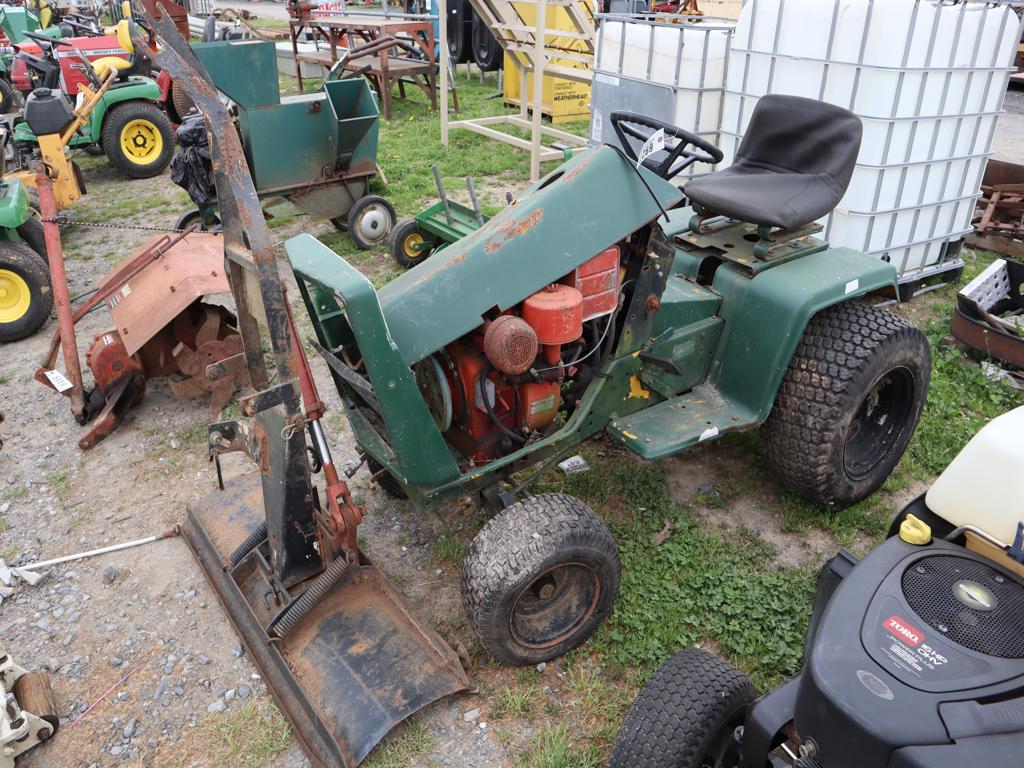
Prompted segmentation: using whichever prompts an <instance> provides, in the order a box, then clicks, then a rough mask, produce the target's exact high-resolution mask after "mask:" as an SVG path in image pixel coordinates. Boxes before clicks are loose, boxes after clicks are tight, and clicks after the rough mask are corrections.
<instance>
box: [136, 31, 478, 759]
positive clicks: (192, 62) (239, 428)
mask: <svg viewBox="0 0 1024 768" xmlns="http://www.w3.org/2000/svg"><path fill="white" fill-rule="evenodd" d="M156 27H157V29H158V30H159V32H160V35H161V37H162V38H163V40H164V42H165V45H166V47H165V50H164V51H162V52H161V54H160V55H159V57H158V61H159V62H160V64H161V66H163V67H164V68H165V69H166V70H167V71H169V72H170V73H171V74H172V75H173V76H174V78H175V79H176V80H181V81H182V82H183V83H184V84H185V85H186V87H187V88H188V89H189V93H190V95H191V96H192V98H193V100H194V101H195V103H196V105H197V106H198V107H199V108H200V110H201V111H202V112H203V114H204V115H205V116H206V118H207V120H208V121H209V122H210V124H211V125H212V126H214V127H215V129H214V130H212V131H211V137H210V150H211V156H212V161H213V163H212V165H213V169H214V181H215V184H216V190H217V198H218V203H219V206H220V210H221V213H222V216H223V222H224V223H223V234H224V255H225V264H226V269H227V271H228V275H229V280H230V282H231V288H232V292H233V294H234V296H235V300H236V303H237V309H238V328H239V332H240V333H241V336H242V341H243V345H244V354H245V358H246V361H247V367H248V371H249V375H250V379H251V383H252V385H253V387H254V389H255V390H256V393H255V394H253V395H250V396H248V397H245V398H243V400H242V412H243V413H244V414H245V415H247V416H251V417H253V418H252V422H251V423H250V422H242V421H237V422H236V421H231V422H219V423H215V424H213V425H211V426H210V444H211V450H212V452H213V453H214V455H215V456H217V457H218V469H219V462H220V460H219V456H220V455H221V454H222V453H225V452H228V451H242V452H245V453H247V454H248V455H249V456H250V457H251V458H252V459H253V460H254V462H255V464H256V471H253V472H250V473H248V474H244V475H242V476H241V477H240V478H238V479H236V480H234V481H228V482H227V483H224V484H223V486H222V490H220V491H216V492H214V493H213V494H212V495H211V496H209V497H207V498H205V499H203V500H202V501H201V502H199V503H198V504H196V505H194V506H192V507H191V508H190V509H189V514H188V519H187V521H186V523H185V525H184V526H183V533H184V535H185V537H186V540H187V541H188V543H189V545H190V547H191V548H192V550H193V553H194V554H195V556H196V559H197V560H198V562H199V563H200V565H201V567H202V568H203V570H204V571H205V573H206V576H207V578H208V579H209V580H210V582H211V584H212V585H213V587H214V589H215V590H216V591H217V594H218V596H219V598H220V600H221V603H222V605H223V606H224V608H225V610H226V612H227V614H228V616H229V617H230V618H231V620H232V622H233V623H234V626H235V628H236V630H237V631H238V633H239V634H240V635H241V637H242V639H243V641H244V642H245V644H246V647H247V648H248V649H249V652H250V654H251V656H252V658H253V661H254V662H255V663H256V665H257V666H258V667H259V669H260V672H261V673H262V675H263V678H264V680H266V682H267V684H268V686H269V687H270V690H271V692H272V693H273V695H274V697H275V698H276V699H277V701H278V703H279V704H280V706H281V709H282V711H283V712H284V713H285V715H286V716H287V717H288V719H289V720H290V721H291V723H292V725H293V726H294V729H295V733H296V735H297V737H298V738H299V740H300V741H301V743H302V744H303V746H304V747H305V749H306V752H307V754H308V755H309V757H310V758H311V759H312V760H313V761H314V763H315V764H317V765H321V766H331V767H332V768H333V767H334V766H346V768H349V767H351V766H356V765H358V764H359V763H360V762H361V761H362V759H363V758H364V757H365V756H366V755H367V753H369V751H370V750H371V749H372V748H373V747H374V745H375V744H376V743H377V742H378V741H379V740H380V739H381V738H382V737H383V736H384V735H385V734H386V733H387V732H388V731H389V730H390V729H391V728H392V727H393V726H394V725H395V724H396V723H398V722H399V721H401V720H402V719H404V718H405V717H407V716H408V715H410V714H412V713H413V712H416V711H417V710H418V709H420V708H421V707H423V706H424V705H426V704H428V703H430V702H432V701H434V700H436V699H438V698H440V697H442V696H445V695H448V694H450V693H453V692H456V691H460V690H464V689H466V688H468V687H469V683H468V680H467V678H466V674H465V672H464V670H463V668H462V664H461V662H460V660H459V656H458V655H457V654H456V653H455V652H454V651H453V650H451V648H449V647H448V646H447V645H446V644H445V643H444V641H443V640H442V639H441V638H440V637H439V636H438V635H437V633H436V632H434V630H433V629H431V628H430V627H429V625H427V624H426V623H425V622H423V621H422V620H420V619H419V618H418V617H416V616H415V615H414V614H413V613H412V612H411V611H410V610H409V609H408V607H407V606H406V605H405V602H404V601H403V600H402V598H401V597H400V596H399V594H398V593H397V592H396V590H395V589H394V588H393V587H392V586H391V585H390V584H389V583H388V580H387V579H386V578H385V576H384V574H383V573H382V572H381V571H380V570H378V569H377V568H376V567H375V566H374V565H373V564H372V563H371V562H370V561H369V560H368V559H367V557H366V556H365V554H364V553H362V552H361V551H360V547H359V542H358V539H357V536H356V531H357V527H358V525H359V522H360V520H361V519H362V517H363V510H362V508H361V507H360V506H359V505H358V504H356V502H355V501H354V500H353V498H352V495H351V494H350V492H349V490H348V487H347V485H346V484H345V482H344V480H342V479H341V477H340V476H339V474H338V470H337V468H336V467H335V465H334V463H333V460H332V458H331V453H330V449H329V447H328V444H327V441H326V437H325V434H324V429H323V425H322V416H323V413H324V406H323V404H322V402H321V401H320V399H319V397H318V395H317V393H316V389H315V386H314V384H313V378H312V376H311V374H310V371H309V367H308V364H307V362H306V359H305V355H304V352H303V345H302V343H301V342H300V341H299V339H298V337H297V336H296V333H295V329H294V326H293V324H292V321H291V317H290V315H289V311H288V306H287V304H286V301H285V296H284V291H283V288H282V283H281V277H280V275H279V272H278V265H277V261H276V258H275V255H274V248H273V245H272V242H271V238H270V233H269V231H268V229H267V226H266V223H265V220H264V217H263V212H262V211H261V210H260V205H259V200H258V195H257V190H256V189H255V187H254V185H253V181H252V177H251V176H250V172H249V168H248V166H247V163H246V157H245V154H244V152H243V148H242V143H241V142H240V141H239V138H238V135H237V134H236V133H235V132H234V131H231V130H226V131H225V130H217V129H216V127H218V126H224V125H228V124H229V120H230V118H229V115H228V114H227V110H226V109H225V107H224V105H223V104H222V103H221V101H220V99H219V96H218V94H217V91H216V90H215V89H214V87H213V86H212V84H211V82H210V81H209V79H208V76H207V74H206V72H205V71H204V69H203V66H202V64H201V63H200V62H199V60H198V59H196V57H195V55H194V54H193V53H192V51H191V50H190V49H189V47H188V45H187V44H186V43H185V41H184V40H183V39H182V38H181V37H180V36H179V35H178V34H177V32H176V31H175V30H174V27H173V25H172V24H171V23H170V22H169V21H167V20H163V21H160V22H157V23H156ZM264 341H266V348H267V349H269V350H270V357H271V358H272V360H273V363H272V365H268V364H267V363H266V362H265V360H264ZM307 435H308V439H309V440H310V442H311V446H310V450H309V451H307V444H306V441H307ZM311 457H312V458H311ZM320 472H322V476H323V483H322V484H321V485H315V484H314V482H313V475H314V474H317V473H320Z"/></svg>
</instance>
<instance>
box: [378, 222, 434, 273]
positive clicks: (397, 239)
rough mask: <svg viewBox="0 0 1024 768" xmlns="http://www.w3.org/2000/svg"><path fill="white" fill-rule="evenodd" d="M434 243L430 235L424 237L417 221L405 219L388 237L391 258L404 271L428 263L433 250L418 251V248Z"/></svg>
mask: <svg viewBox="0 0 1024 768" xmlns="http://www.w3.org/2000/svg"><path fill="white" fill-rule="evenodd" d="M432 242H433V238H431V237H430V235H424V234H423V233H422V232H421V231H420V225H419V224H418V223H417V221H416V219H405V220H404V221H400V222H398V226H396V227H395V228H394V229H392V230H391V234H390V235H389V236H388V243H389V245H390V247H391V258H392V259H394V260H395V262H396V263H397V264H398V266H400V267H402V268H403V269H411V268H412V267H415V266H416V265H417V264H421V263H423V262H424V261H426V260H427V258H428V257H429V256H430V253H431V251H432V248H424V249H423V250H419V251H417V250H416V246H417V245H420V244H422V243H432Z"/></svg>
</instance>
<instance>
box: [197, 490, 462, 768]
mask: <svg viewBox="0 0 1024 768" xmlns="http://www.w3.org/2000/svg"><path fill="white" fill-rule="evenodd" d="M263 519H264V507H263V494H262V487H261V482H260V475H259V473H258V472H250V473H248V474H245V475H242V476H241V477H240V478H238V479H237V480H235V481H229V482H226V483H225V489H224V490H223V491H215V492H214V493H212V494H210V495H209V496H207V497H206V498H205V499H202V500H201V501H199V502H198V503H196V504H194V505H192V506H190V507H189V511H188V516H187V519H186V521H185V524H184V526H183V527H182V532H183V534H184V536H185V539H186V541H187V542H188V544H189V546H190V547H191V549H192V552H193V554H194V555H195V557H196V560H198V561H199V564H200V566H202V568H203V570H204V571H205V573H206V576H207V578H208V579H209V581H210V583H211V584H212V586H213V588H214V590H215V591H216V592H217V596H218V598H219V599H220V602H221V604H222V605H223V607H224V610H225V611H226V612H227V614H228V616H229V617H230V618H231V621H232V623H233V624H234V626H235V629H236V630H237V632H238V634H239V635H240V636H241V637H242V640H243V642H244V643H245V647H246V649H247V650H248V652H249V654H250V655H251V657H252V660H253V662H254V663H255V664H256V666H257V667H258V668H259V670H260V673H261V675H262V676H263V679H264V680H265V681H266V683H267V687H268V688H269V689H270V691H271V693H272V694H273V696H274V698H275V699H276V700H277V703H278V705H279V706H280V708H281V710H282V712H283V713H284V714H285V716H286V717H287V718H288V720H289V721H290V722H291V724H292V727H293V729H294V731H295V735H296V737H298V739H299V740H300V742H301V743H302V745H303V747H304V748H305V750H306V753H307V755H308V756H309V757H310V759H311V760H313V762H314V764H318V765H321V766H324V767H325V768H326V767H327V766H330V767H331V768H333V767H334V766H345V768H354V766H357V765H359V763H360V762H361V761H362V760H363V758H365V757H366V755H367V754H369V752H370V750H372V749H373V747H374V746H375V745H376V744H377V742H378V741H380V740H381V739H382V738H383V737H384V736H385V735H386V734H387V733H388V731H390V730H391V728H393V727H394V726H395V725H396V724H397V723H398V722H400V721H401V720H403V719H404V718H406V717H408V716H409V715H411V714H413V713H414V712H416V711H417V710H419V709H420V708H422V707H424V706H426V705H427V704H429V703H431V702H432V701H435V700H437V699H439V698H441V697H443V696H447V695H448V694H451V693H456V692H458V691H463V690H466V689H467V688H469V681H468V679H467V678H466V674H465V672H464V671H463V669H462V665H461V663H460V662H459V658H458V656H457V655H456V654H455V653H454V652H453V651H452V650H451V649H450V648H449V647H448V646H447V645H446V644H445V642H444V641H443V640H442V639H441V638H440V637H439V636H438V634H437V633H436V632H435V631H434V630H433V629H431V628H430V627H429V626H428V625H427V624H426V623H424V622H423V621H422V620H420V619H418V618H417V617H416V616H414V615H413V614H412V613H411V612H410V611H409V610H408V608H407V607H406V605H405V603H404V601H403V600H402V598H401V597H400V596H399V594H398V593H397V592H396V591H395V589H394V587H393V586H392V585H391V584H390V583H389V582H388V580H387V578H386V577H385V576H384V574H383V573H382V572H381V571H380V570H379V569H378V568H376V567H375V566H373V565H372V564H371V563H369V562H368V561H365V562H364V563H363V564H362V565H360V566H359V567H358V568H354V569H351V570H350V571H349V572H348V573H347V574H346V576H344V577H342V579H341V581H340V582H338V584H336V585H335V586H334V588H333V590H332V591H331V592H330V593H328V594H327V595H326V596H324V598H323V599H322V600H321V601H320V602H319V603H318V605H317V606H316V608H314V609H313V611H312V612H311V613H309V614H308V615H306V616H305V618H304V619H303V621H302V623H301V624H300V625H299V626H298V627H297V628H296V629H295V630H294V631H293V632H292V633H291V634H289V635H288V636H287V637H286V638H285V639H283V640H280V639H276V638H275V639H274V640H273V641H272V640H271V639H270V636H269V635H268V633H267V631H266V630H265V627H267V625H268V624H269V623H270V622H271V620H272V618H273V615H274V611H273V608H274V600H273V595H274V594H275V590H277V589H281V588H282V587H281V585H280V583H275V582H274V580H273V579H272V578H269V577H268V574H270V573H271V572H272V571H271V569H270V568H269V567H268V565H267V560H266V551H265V546H266V545H264V547H263V548H258V549H256V550H254V551H253V552H252V553H251V554H250V555H248V556H247V557H246V558H244V559H243V560H242V561H241V562H239V563H238V565H237V566H235V567H234V568H232V567H230V565H229V558H230V555H231V553H232V552H233V551H234V550H235V548H236V547H238V545H239V544H241V543H242V541H243V540H244V539H245V538H246V537H247V536H248V535H249V534H250V533H251V532H252V531H253V530H255V529H256V528H257V527H258V526H259V525H260V523H261V522H263ZM302 588H303V585H302V584H299V585H296V586H295V587H292V588H291V589H290V590H289V592H291V593H292V594H293V595H295V594H298V593H300V592H301V591H302Z"/></svg>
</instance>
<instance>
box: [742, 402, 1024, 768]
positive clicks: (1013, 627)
mask: <svg viewBox="0 0 1024 768" xmlns="http://www.w3.org/2000/svg"><path fill="white" fill-rule="evenodd" d="M1022 434H1024V408H1017V409H1016V410H1014V411H1011V412H1009V413H1007V414H1004V415H1002V416H1000V417H999V418H997V419H995V420H993V421H992V422H990V423H989V425H987V426H986V427H985V428H984V429H983V430H982V431H981V432H979V434H978V435H977V436H975V438H974V439H972V440H971V442H970V443H968V444H967V446H965V448H964V449H963V450H962V451H961V452H960V454H959V455H958V456H957V458H956V459H955V460H954V461H953V462H952V463H951V464H950V466H949V467H948V468H947V469H946V471H945V472H943V474H942V475H941V476H940V477H939V479H938V480H937V481H936V483H935V484H934V486H933V487H932V489H931V490H930V491H929V493H928V494H927V497H926V498H927V505H926V506H924V509H923V514H924V516H926V517H928V518H929V519H935V518H936V517H950V518H953V520H952V525H950V526H948V527H949V529H950V530H952V527H953V525H959V524H973V525H974V526H976V527H979V528H981V530H984V531H985V532H986V533H987V534H989V535H991V532H990V531H989V530H987V524H988V523H990V522H992V521H993V519H995V518H996V517H997V516H996V515H993V514H991V513H992V512H993V510H994V507H995V505H989V506H992V507H993V509H986V508H985V507H986V503H985V500H984V498H983V499H981V500H980V502H979V500H978V499H977V498H975V497H978V496H982V497H987V498H990V499H993V500H994V499H999V500H1000V503H999V505H998V506H999V508H1000V510H1001V511H1002V514H1000V515H998V517H999V518H1002V523H1004V525H1003V528H1002V530H1001V531H1000V532H1001V533H1002V532H1004V531H1005V530H1007V527H1008V526H1006V525H1005V522H1006V518H1007V515H1009V516H1014V517H1015V518H1016V520H1015V523H1014V525H1013V526H1012V530H1016V527H1017V524H1019V523H1020V522H1021V521H1022V519H1024V488H1022V486H1021V485H1020V468H1021V467H1022V466H1024V461H1022V460H1021V451H1022V449H1024V446H1022V445H1021V440H1020V435H1022ZM1011 456H1016V457H1017V462H1016V464H1015V465H1013V466H1011V462H1010V461H1009V458H1010V457H1011ZM986 466H987V467H991V468H993V469H994V470H997V471H994V472H990V473H988V474H987V475H985V476H979V474H978V473H979V472H982V471H983V468H984V467H986ZM967 467H970V468H973V473H965V468H967ZM981 485H985V486H986V487H985V488H984V489H982V488H980V487H979V486H981ZM955 486H960V487H959V488H957V489H956V491H955V492H954V487H955ZM923 502H924V500H923V499H918V500H917V501H915V502H914V503H912V504H911V505H910V507H908V511H914V510H915V509H916V508H920V506H921V505H923ZM976 502H978V503H980V505H981V507H980V508H979V507H978V503H976ZM933 503H935V504H936V506H937V507H939V508H935V507H933V506H932V504H933ZM958 505H959V508H957V506H958ZM976 510H978V513H979V514H980V515H981V517H980V518H979V514H972V513H973V512H974V511H976ZM897 521H899V518H897ZM1004 535H1005V534H1004ZM961 540H962V539H961ZM966 542H967V547H968V548H965V547H963V546H960V545H959V544H955V543H950V542H949V541H946V540H944V539H933V540H931V541H930V542H929V543H927V544H923V545H918V544H913V543H908V542H907V541H904V540H903V539H902V538H900V537H899V536H893V537H892V538H890V539H889V540H888V541H887V542H885V543H884V544H883V545H881V546H880V547H878V548H877V549H875V550H874V551H873V552H872V553H871V554H869V555H868V556H867V557H865V558H864V559H863V560H862V561H861V562H860V563H859V564H857V566H856V567H854V568H853V569H852V570H851V571H850V573H849V575H847V576H846V578H845V579H844V580H843V581H842V582H841V583H840V584H839V586H838V587H837V589H836V591H835V592H834V594H833V595H832V597H831V599H830V600H829V601H828V604H827V606H826V607H825V609H824V611H823V612H822V614H821V619H820V621H819V623H818V624H817V626H816V627H815V628H813V629H812V633H811V636H810V637H809V638H808V643H807V647H808V648H809V649H810V651H809V654H808V656H807V658H806V660H805V666H804V669H803V671H802V672H801V674H800V676H799V677H798V678H797V679H796V680H795V681H792V682H791V683H790V684H788V685H786V686H783V687H782V688H779V689H777V690H776V691H773V692H772V693H770V694H768V695H767V696H765V697H763V698H762V699H761V700H759V701H758V702H756V703H755V704H754V705H753V707H752V708H751V711H750V714H749V716H748V720H747V728H746V730H745V733H744V739H743V741H744V743H743V750H744V755H745V757H746V763H747V764H749V765H755V764H757V763H758V759H759V758H758V757H757V755H762V756H763V754H764V753H765V751H766V750H767V748H768V745H769V741H770V739H771V738H772V737H773V736H774V735H775V734H776V733H777V732H778V731H779V730H780V729H781V728H782V726H783V725H784V724H785V723H787V722H789V721H790V720H792V721H793V723H794V725H795V728H796V731H797V733H798V734H799V736H800V738H801V739H802V740H803V741H804V743H805V744H806V743H807V742H808V740H812V741H813V743H814V745H815V754H814V758H815V760H817V763H815V765H822V766H825V767H826V768H846V766H849V767H850V768H853V766H857V767H858V768H863V767H865V766H867V767H870V768H883V766H885V767H887V768H962V767H963V766H968V765H985V766H1010V765H1020V764H1021V762H1022V759H1024V758H1022V755H1024V578H1022V576H1021V574H1022V573H1024V568H1022V566H1021V565H1020V564H1019V563H1018V562H1016V561H1014V560H1012V559H1011V558H1010V557H1009V556H1008V555H1007V554H1005V553H1003V552H1000V551H999V550H998V549H997V548H990V549H989V550H987V551H988V553H989V554H992V555H993V556H994V557H995V560H992V559H988V558H987V557H984V556H982V555H981V554H978V553H977V552H975V551H971V549H972V548H973V547H972V540H971V534H968V536H967V539H966Z"/></svg>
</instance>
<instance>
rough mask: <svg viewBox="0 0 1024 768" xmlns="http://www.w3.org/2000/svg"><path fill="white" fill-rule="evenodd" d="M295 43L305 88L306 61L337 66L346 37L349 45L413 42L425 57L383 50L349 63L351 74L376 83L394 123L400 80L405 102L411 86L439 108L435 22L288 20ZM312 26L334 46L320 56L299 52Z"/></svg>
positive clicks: (354, 17)
mask: <svg viewBox="0 0 1024 768" xmlns="http://www.w3.org/2000/svg"><path fill="white" fill-rule="evenodd" d="M288 25H289V27H290V34H291V39H292V53H293V55H294V56H295V76H296V78H297V79H298V81H299V90H300V91H301V90H302V62H306V63H309V64H317V65H319V66H322V67H328V68H329V67H331V66H332V65H333V64H334V63H335V62H337V61H338V47H339V43H340V42H341V40H342V38H343V37H346V36H347V37H348V42H349V45H348V46H341V47H343V48H345V47H354V46H356V45H362V44H363V43H372V42H373V41H375V40H379V39H380V38H382V37H385V36H388V35H391V36H399V34H400V33H401V36H402V37H403V38H404V39H405V40H406V42H408V43H409V44H411V45H413V46H415V47H416V48H418V49H419V50H421V51H422V52H423V58H412V57H406V56H395V55H393V54H392V53H391V52H390V51H389V50H388V49H383V50H381V51H380V52H379V53H377V54H375V55H373V56H362V57H358V58H355V59H351V60H349V61H346V62H345V64H344V69H345V71H346V72H359V71H360V70H362V69H364V68H365V67H369V68H368V69H367V70H366V72H365V73H364V74H365V75H366V77H367V78H368V79H369V80H370V81H371V83H373V86H374V88H375V89H376V91H377V93H379V94H380V98H381V101H382V102H383V107H384V109H383V111H384V119H385V120H390V119H391V88H392V86H393V85H394V84H395V83H396V82H397V83H398V89H399V95H400V96H401V97H402V98H405V84H406V83H411V84H413V85H416V86H418V87H419V88H420V90H422V91H423V92H424V93H425V94H426V95H427V96H428V98H429V99H430V106H431V107H432V108H433V109H435V110H436V109H437V74H436V69H437V66H436V64H435V60H434V25H433V22H432V21H431V20H430V19H429V18H401V17H386V16H374V15H369V14H362V15H360V14H337V15H331V16H313V17H309V18H301V19H290V20H289V22H288ZM306 28H310V29H313V30H314V31H316V32H318V33H319V34H320V35H322V36H323V37H324V38H325V39H326V40H327V41H328V42H329V43H330V49H329V50H323V51H316V52H314V53H299V49H298V37H299V33H300V32H301V31H302V30H303V29H306Z"/></svg>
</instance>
